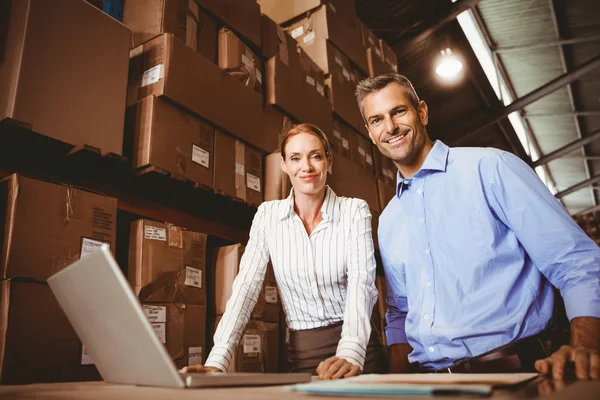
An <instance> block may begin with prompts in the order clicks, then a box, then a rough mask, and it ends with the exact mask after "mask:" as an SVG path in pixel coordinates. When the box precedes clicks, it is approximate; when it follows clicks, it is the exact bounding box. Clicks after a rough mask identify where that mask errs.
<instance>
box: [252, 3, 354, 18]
mask: <svg viewBox="0 0 600 400" xmlns="http://www.w3.org/2000/svg"><path fill="white" fill-rule="evenodd" d="M257 3H258V4H260V11H261V12H262V13H263V14H265V15H268V16H269V17H270V18H271V19H272V20H273V21H275V22H276V23H278V24H284V23H286V22H288V21H290V20H292V19H294V18H296V17H298V16H301V15H304V14H306V13H307V12H309V11H311V10H314V9H315V8H317V7H320V6H322V5H325V4H327V5H329V8H330V9H331V11H332V12H336V13H341V14H344V15H356V8H355V5H354V0H286V1H281V0H257Z"/></svg>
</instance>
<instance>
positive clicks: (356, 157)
mask: <svg viewBox="0 0 600 400" xmlns="http://www.w3.org/2000/svg"><path fill="white" fill-rule="evenodd" d="M349 132H350V152H351V154H352V161H353V162H354V163H355V164H357V165H359V166H360V167H361V168H364V169H365V170H366V171H368V172H369V173H370V174H371V175H375V163H374V161H373V150H372V146H371V142H370V141H369V139H367V138H366V137H364V136H363V135H361V134H360V133H358V132H356V131H355V130H353V129H349Z"/></svg>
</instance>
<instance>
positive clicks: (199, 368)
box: [179, 364, 223, 374]
mask: <svg viewBox="0 0 600 400" xmlns="http://www.w3.org/2000/svg"><path fill="white" fill-rule="evenodd" d="M179 372H181V373H182V374H189V373H202V372H223V371H221V370H220V369H219V368H217V367H205V366H204V365H202V364H196V365H190V366H189V367H183V368H181V369H180V370H179Z"/></svg>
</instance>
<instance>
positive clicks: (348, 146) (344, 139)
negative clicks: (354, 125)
mask: <svg viewBox="0 0 600 400" xmlns="http://www.w3.org/2000/svg"><path fill="white" fill-rule="evenodd" d="M342 146H343V147H344V148H345V149H346V150H348V149H350V143H349V142H348V139H346V138H342Z"/></svg>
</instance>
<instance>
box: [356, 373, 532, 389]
mask: <svg viewBox="0 0 600 400" xmlns="http://www.w3.org/2000/svg"><path fill="white" fill-rule="evenodd" d="M537 376H538V373H536V372H527V373H508V374H499V373H498V374H435V373H431V374H386V375H377V374H369V375H361V376H357V377H355V378H352V381H353V382H357V383H358V382H360V383H389V384H397V383H413V384H427V385H436V384H441V385H448V384H461V385H465V384H467V385H468V384H479V385H491V386H512V385H518V384H519V383H523V382H527V381H529V380H531V379H533V378H535V377H537Z"/></svg>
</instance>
